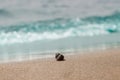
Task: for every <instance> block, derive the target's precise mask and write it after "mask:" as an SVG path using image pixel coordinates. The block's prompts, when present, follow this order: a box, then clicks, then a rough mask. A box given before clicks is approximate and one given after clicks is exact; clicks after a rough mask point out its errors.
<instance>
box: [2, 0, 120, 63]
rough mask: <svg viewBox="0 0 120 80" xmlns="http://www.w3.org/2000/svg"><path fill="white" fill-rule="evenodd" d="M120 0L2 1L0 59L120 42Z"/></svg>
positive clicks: (50, 53)
mask: <svg viewBox="0 0 120 80" xmlns="http://www.w3.org/2000/svg"><path fill="white" fill-rule="evenodd" d="M119 4H120V1H119V0H109V1H105V0H91V1H87V0H84V1H80V0H77V1H74V0H61V1H60V0H44V1H43V0H23V1H20V0H11V1H9V0H4V1H3V0H0V60H1V61H9V60H23V59H26V58H27V59H32V58H33V57H34V56H35V58H36V57H43V56H49V55H53V54H54V53H55V52H71V51H73V52H74V51H81V50H89V49H96V48H101V49H103V48H107V47H116V46H119V45H120V38H119V36H120V23H119V22H120V9H119V7H120V5H119Z"/></svg>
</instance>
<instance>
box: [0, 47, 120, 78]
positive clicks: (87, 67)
mask: <svg viewBox="0 0 120 80" xmlns="http://www.w3.org/2000/svg"><path fill="white" fill-rule="evenodd" d="M65 58H66V61H60V62H58V61H56V60H55V59H54V58H49V59H39V60H31V61H23V62H12V63H2V64H0V80H120V50H119V49H109V50H105V51H103V50H98V51H94V52H87V53H85V54H84V53H82V54H77V55H71V56H70V55H69V56H67V55H65Z"/></svg>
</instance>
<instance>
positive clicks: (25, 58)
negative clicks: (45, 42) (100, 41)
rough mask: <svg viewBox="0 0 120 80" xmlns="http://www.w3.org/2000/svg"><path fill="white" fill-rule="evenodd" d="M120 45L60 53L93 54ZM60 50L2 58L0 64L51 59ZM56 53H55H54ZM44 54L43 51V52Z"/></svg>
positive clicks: (67, 54)
mask: <svg viewBox="0 0 120 80" xmlns="http://www.w3.org/2000/svg"><path fill="white" fill-rule="evenodd" d="M119 48H120V46H108V47H106V46H105V47H96V48H95V47H91V48H87V49H81V50H78V49H77V50H67V51H60V53H62V54H64V55H66V56H70V55H72V56H75V55H81V54H91V52H93V53H94V52H97V51H106V50H110V49H112V50H115V49H119ZM57 52H59V51H55V52H51V53H52V54H50V52H48V53H47V52H45V54H46V53H47V54H46V55H41V54H39V53H36V54H30V55H22V56H21V55H20V56H19V57H15V59H7V60H6V59H5V60H1V61H0V64H4V63H5V64H6V63H14V62H24V61H32V60H39V59H49V58H50V59H51V58H54V57H55V53H57ZM53 53H54V54H53ZM42 54H43V53H42Z"/></svg>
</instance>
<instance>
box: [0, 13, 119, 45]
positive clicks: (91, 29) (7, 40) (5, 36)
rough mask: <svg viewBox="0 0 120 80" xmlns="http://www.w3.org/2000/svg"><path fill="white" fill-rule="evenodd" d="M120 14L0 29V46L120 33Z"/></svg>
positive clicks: (55, 20)
mask: <svg viewBox="0 0 120 80" xmlns="http://www.w3.org/2000/svg"><path fill="white" fill-rule="evenodd" d="M119 21H120V13H115V14H113V15H111V16H104V17H100V16H97V17H94V16H93V17H88V18H84V19H80V18H75V19H62V18H58V19H54V20H46V21H37V22H33V23H26V24H18V25H11V26H6V27H5V26H4V27H2V26H1V27H0V44H11V43H24V42H33V41H37V40H44V39H60V38H67V37H74V36H78V37H79V36H96V35H104V34H111V33H116V32H119V30H120V27H119V26H120V23H119Z"/></svg>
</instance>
